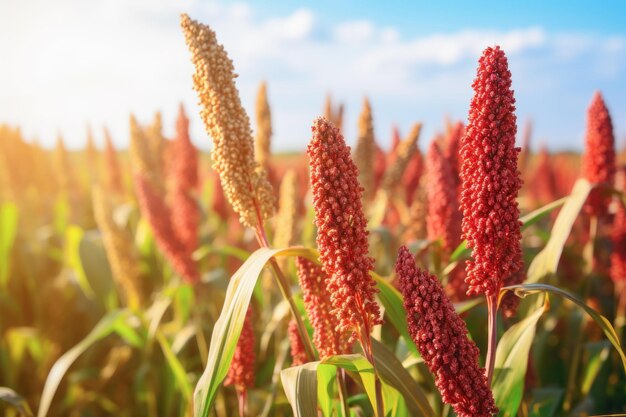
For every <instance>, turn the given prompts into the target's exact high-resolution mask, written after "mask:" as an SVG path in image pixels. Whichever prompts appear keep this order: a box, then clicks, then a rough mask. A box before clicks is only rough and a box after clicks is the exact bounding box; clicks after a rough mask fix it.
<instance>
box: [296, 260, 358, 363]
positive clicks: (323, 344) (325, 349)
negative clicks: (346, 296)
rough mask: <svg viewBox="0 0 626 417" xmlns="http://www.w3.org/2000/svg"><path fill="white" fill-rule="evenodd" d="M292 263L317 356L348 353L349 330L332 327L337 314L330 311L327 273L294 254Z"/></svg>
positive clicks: (334, 325)
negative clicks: (293, 263) (295, 256)
mask: <svg viewBox="0 0 626 417" xmlns="http://www.w3.org/2000/svg"><path fill="white" fill-rule="evenodd" d="M296 266H297V268H298V280H299V282H300V288H301V289H302V298H303V300H304V306H305V308H306V312H307V315H308V316H309V321H310V322H311V326H313V344H314V345H315V347H316V348H317V351H318V352H319V354H320V359H324V358H327V357H329V356H333V355H341V354H344V353H349V352H350V343H349V339H350V336H351V334H350V333H349V332H345V331H343V332H342V331H341V330H338V329H337V328H336V327H337V324H338V323H337V318H336V317H335V316H334V315H333V314H332V310H333V309H332V305H331V302H330V300H331V294H330V292H329V291H328V288H327V284H328V276H327V275H326V273H325V272H324V269H323V268H322V266H321V265H317V264H315V263H313V262H311V261H309V260H308V259H305V258H296ZM292 346H293V345H292Z"/></svg>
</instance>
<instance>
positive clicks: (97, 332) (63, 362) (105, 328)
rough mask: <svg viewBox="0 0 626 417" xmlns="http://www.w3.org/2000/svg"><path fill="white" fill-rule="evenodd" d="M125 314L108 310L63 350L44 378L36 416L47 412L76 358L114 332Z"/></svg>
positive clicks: (44, 414) (126, 313) (125, 312)
mask: <svg viewBox="0 0 626 417" xmlns="http://www.w3.org/2000/svg"><path fill="white" fill-rule="evenodd" d="M127 315H128V311H127V310H114V311H112V312H110V313H109V314H107V315H106V316H104V317H103V318H102V319H101V320H100V321H99V322H98V324H96V326H95V327H94V328H93V329H92V330H91V332H90V333H89V334H88V335H87V336H86V337H85V338H84V339H83V340H81V341H80V342H79V343H78V344H77V345H76V346H74V347H73V348H71V349H70V350H68V351H67V352H65V353H64V354H63V356H61V357H60V358H59V359H58V360H57V361H56V362H55V363H54V365H53V366H52V369H50V373H48V378H47V379H46V383H45V385H44V387H43V392H42V394H41V400H40V402H39V410H38V412H37V417H45V416H46V415H47V414H48V411H49V410H50V405H51V404H52V399H53V398H54V394H55V393H56V391H57V388H58V387H59V384H60V383H61V380H62V379H63V376H64V375H65V374H66V372H67V371H68V369H69V368H70V366H72V364H73V363H74V362H75V361H76V359H78V357H79V356H80V355H82V354H83V353H84V352H85V351H86V350H87V349H88V348H89V347H91V346H92V345H93V344H94V343H96V342H97V341H99V340H102V339H104V338H105V337H107V336H108V335H110V334H112V333H114V332H115V331H116V327H117V324H118V321H119V320H122V319H123V318H125V317H127Z"/></svg>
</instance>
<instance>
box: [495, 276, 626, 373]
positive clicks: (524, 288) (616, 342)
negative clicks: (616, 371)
mask: <svg viewBox="0 0 626 417" xmlns="http://www.w3.org/2000/svg"><path fill="white" fill-rule="evenodd" d="M503 290H508V291H514V292H515V295H517V296H518V297H520V298H524V297H526V296H527V295H530V294H536V293H544V292H548V293H552V294H556V295H559V296H561V297H564V298H566V299H568V300H570V301H572V302H573V303H575V304H576V305H578V306H579V307H582V309H583V310H585V312H586V313H587V314H589V316H591V318H592V319H593V320H594V321H595V322H596V323H598V325H599V326H600V328H601V329H602V331H603V332H604V334H605V335H606V337H607V339H608V340H609V342H611V344H612V345H613V347H614V348H615V350H616V351H617V353H618V354H619V355H620V358H621V360H622V365H623V367H624V371H625V372H626V355H625V354H624V350H623V348H622V344H621V342H620V339H619V336H618V335H617V333H616V332H615V329H614V328H613V326H612V325H611V322H610V321H608V320H607V318H606V317H604V316H603V315H602V314H600V313H598V312H597V311H595V310H594V309H593V308H591V307H589V306H588V305H587V304H585V303H584V302H583V301H582V300H581V299H579V298H578V297H576V296H575V295H573V294H571V293H569V292H567V291H565V290H562V289H560V288H558V287H555V286H552V285H548V284H521V285H511V286H508V287H504V288H503Z"/></svg>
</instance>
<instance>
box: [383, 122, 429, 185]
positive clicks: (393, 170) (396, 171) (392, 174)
mask: <svg viewBox="0 0 626 417" xmlns="http://www.w3.org/2000/svg"><path fill="white" fill-rule="evenodd" d="M421 131H422V124H421V123H416V124H415V125H413V128H412V129H411V131H410V132H409V134H408V135H407V137H406V138H404V139H403V140H402V142H400V144H399V145H398V150H397V156H396V160H395V161H394V163H393V165H392V166H391V167H390V168H389V169H388V170H387V172H386V173H385V176H384V177H383V184H382V187H383V189H384V190H385V191H386V192H387V193H391V192H392V191H393V189H394V188H395V186H396V185H397V184H398V183H399V182H400V180H401V179H402V174H404V170H405V169H406V166H407V165H408V163H409V161H410V160H411V158H412V157H413V154H414V153H415V152H417V140H418V139H419V137H420V132H421Z"/></svg>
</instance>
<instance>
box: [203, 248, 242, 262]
mask: <svg viewBox="0 0 626 417" xmlns="http://www.w3.org/2000/svg"><path fill="white" fill-rule="evenodd" d="M214 253H216V254H219V255H226V256H232V257H233V258H235V259H239V260H240V261H242V262H244V261H245V260H246V259H248V256H250V253H248V252H247V251H245V250H243V249H240V248H238V247H236V246H229V245H220V246H219V247H215V246H213V245H202V246H200V247H199V248H198V249H196V251H195V252H194V253H193V254H192V258H193V260H194V261H196V262H197V261H201V260H203V259H204V258H206V257H207V256H209V255H211V254H214Z"/></svg>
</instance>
